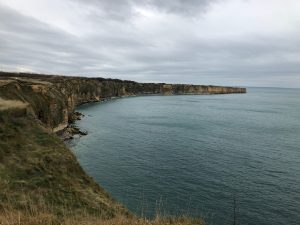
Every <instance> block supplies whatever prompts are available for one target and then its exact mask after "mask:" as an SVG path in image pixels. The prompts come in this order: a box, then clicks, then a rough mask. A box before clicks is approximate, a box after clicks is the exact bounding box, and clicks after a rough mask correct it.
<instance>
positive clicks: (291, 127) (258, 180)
mask: <svg viewBox="0 0 300 225" xmlns="http://www.w3.org/2000/svg"><path fill="white" fill-rule="evenodd" d="M78 111H80V112H82V113H83V114H85V117H84V118H83V120H81V121H78V122H77V125H78V126H79V127H81V128H82V129H83V130H87V131H88V133H89V134H88V135H87V136H84V137H81V138H77V139H74V140H73V141H71V142H70V146H71V148H72V150H73V151H74V153H75V154H76V156H77V158H78V160H79V162H80V164H81V165H82V166H83V168H84V169H85V171H86V172H87V173H88V174H89V175H90V176H92V177H93V178H94V179H95V180H96V181H98V182H99V183H100V184H101V185H102V186H103V187H104V188H105V189H106V190H107V191H108V192H109V193H110V194H111V195H112V196H113V197H114V198H116V199H117V200H118V201H120V202H122V203H123V204H124V205H125V206H127V207H128V208H129V209H130V210H131V211H133V212H135V213H136V214H139V215H143V216H147V217H151V216H153V215H154V214H155V213H156V212H158V211H159V212H160V213H162V214H175V215H176V214H187V215H193V216H199V215H200V216H202V217H204V218H206V220H207V221H209V222H212V223H213V224H216V225H221V224H232V223H233V205H234V204H233V202H234V199H236V217H237V224H243V225H253V224H255V225H263V224H265V225H271V224H272V225H276V224H278V225H279V224H289V225H296V224H300V89H276V88H248V93H247V94H232V95H184V96H145V97H129V98H122V99H116V100H112V101H108V102H105V103H93V104H88V105H84V106H81V107H79V108H78Z"/></svg>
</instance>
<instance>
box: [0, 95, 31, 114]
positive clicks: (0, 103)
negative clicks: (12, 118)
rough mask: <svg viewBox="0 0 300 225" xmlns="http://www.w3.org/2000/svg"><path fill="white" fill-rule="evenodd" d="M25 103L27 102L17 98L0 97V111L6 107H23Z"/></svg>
mask: <svg viewBox="0 0 300 225" xmlns="http://www.w3.org/2000/svg"><path fill="white" fill-rule="evenodd" d="M27 105H28V104H27V103H24V102H21V101H18V100H4V99H2V98H0V111H3V110H8V109H24V108H26V107H27Z"/></svg>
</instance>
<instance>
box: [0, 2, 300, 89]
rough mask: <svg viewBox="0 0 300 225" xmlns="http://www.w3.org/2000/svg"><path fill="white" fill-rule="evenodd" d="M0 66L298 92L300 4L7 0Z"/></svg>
mask: <svg viewBox="0 0 300 225" xmlns="http://www.w3.org/2000/svg"><path fill="white" fill-rule="evenodd" d="M0 70H4V71H26V72H28V71H29V72H39V73H48V74H64V75H83V76H101V77H112V78H120V79H130V80H135V81H141V82H169V83H194V84H215V85H234V86H280V87H300V1H299V0H0Z"/></svg>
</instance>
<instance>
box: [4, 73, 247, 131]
mask: <svg viewBox="0 0 300 225" xmlns="http://www.w3.org/2000/svg"><path fill="white" fill-rule="evenodd" d="M231 93H246V89H245V88H236V87H221V86H204V85H185V84H164V83H137V82H134V81H122V80H116V79H103V78H84V77H65V76H48V75H40V74H24V73H5V72H0V97H1V98H3V99H8V100H19V101H22V102H24V103H28V105H29V110H27V111H29V112H32V114H33V115H34V116H35V117H36V118H37V119H39V120H40V121H41V122H42V123H43V124H44V125H45V126H46V127H48V128H49V129H51V130H52V131H53V132H57V131H60V130H62V129H64V128H66V127H67V125H68V122H69V121H70V119H72V117H73V113H74V109H75V107H76V106H78V105H80V104H83V103H88V102H94V101H101V100H105V99H109V98H112V97H122V96H134V95H147V94H162V95H176V94H231Z"/></svg>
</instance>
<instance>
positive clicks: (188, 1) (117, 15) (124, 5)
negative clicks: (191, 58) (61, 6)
mask: <svg viewBox="0 0 300 225" xmlns="http://www.w3.org/2000/svg"><path fill="white" fill-rule="evenodd" d="M76 1H77V2H79V3H81V4H85V5H86V4H90V5H92V6H93V8H94V10H93V11H92V12H91V14H92V16H97V17H98V19H99V18H100V19H105V18H107V17H109V18H111V19H115V20H124V19H125V20H127V19H129V18H131V17H132V16H134V15H135V14H136V12H135V11H134V8H135V7H143V8H149V9H155V10H157V11H161V12H166V13H172V14H177V15H184V16H198V15H201V14H202V13H204V12H205V11H206V10H207V9H208V8H209V6H210V5H211V4H212V3H214V2H217V1H219V0H113V1H112V0H91V1H84V0H76ZM99 12H101V13H99Z"/></svg>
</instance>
